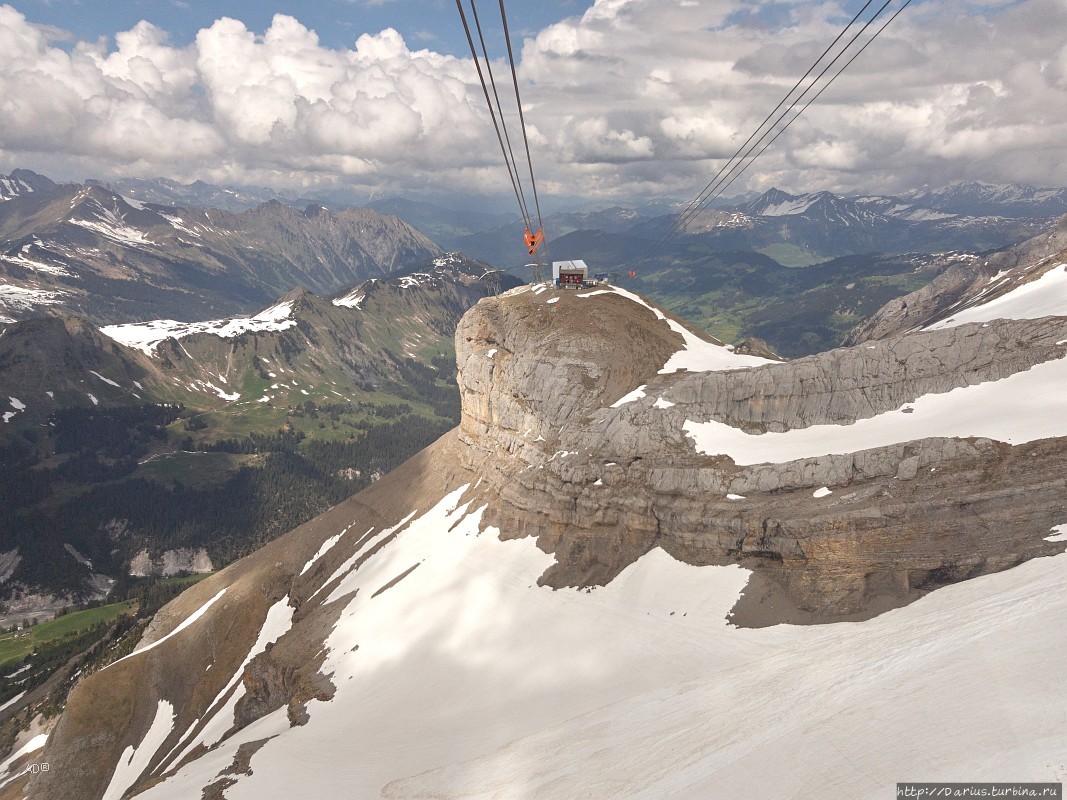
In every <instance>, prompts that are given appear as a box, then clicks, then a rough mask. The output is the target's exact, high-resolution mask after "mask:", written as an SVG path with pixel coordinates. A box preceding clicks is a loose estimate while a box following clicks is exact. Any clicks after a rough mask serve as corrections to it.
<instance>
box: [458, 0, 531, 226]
mask: <svg viewBox="0 0 1067 800" xmlns="http://www.w3.org/2000/svg"><path fill="white" fill-rule="evenodd" d="M470 4H471V13H472V14H473V15H474V27H475V29H476V30H477V31H478V41H479V42H480V43H481V45H482V55H483V56H484V57H485V68H486V72H488V73H489V83H490V85H491V86H492V87H493V97H495V98H496V107H497V111H498V113H499V114H500V123H501V128H503V130H504V139H505V141H506V142H507V145H508V154H509V155H510V157H511V160H510V162H509V166H510V167H512V168H514V170H515V174H516V175H518V173H519V162H518V161H517V160H516V159H515V151H514V150H513V149H512V147H511V137H510V136H509V135H508V126H507V124H506V123H505V122H504V104H503V103H501V102H500V94H499V93H498V92H497V88H496V79H495V78H494V77H493V65H492V63H490V61H489V51H488V49H487V48H486V46H485V37H484V36H482V23H481V21H480V20H479V19H478V7H477V6H476V5H475V4H474V0H470ZM518 193H519V206H520V207H521V211H522V220H523V222H524V223H525V224H526V227H527V228H528V227H530V223H531V219H530V208H529V206H528V205H527V204H526V193H525V192H523V190H522V181H518Z"/></svg>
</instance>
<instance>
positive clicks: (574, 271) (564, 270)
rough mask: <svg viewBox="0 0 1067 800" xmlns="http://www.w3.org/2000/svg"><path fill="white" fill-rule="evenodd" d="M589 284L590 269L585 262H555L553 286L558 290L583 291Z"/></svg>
mask: <svg viewBox="0 0 1067 800" xmlns="http://www.w3.org/2000/svg"><path fill="white" fill-rule="evenodd" d="M588 283H589V267H587V266H586V265H585V262H584V261H553V262H552V285H553V286H555V287H556V288H557V289H567V288H572V289H581V288H582V287H583V286H586V285H588Z"/></svg>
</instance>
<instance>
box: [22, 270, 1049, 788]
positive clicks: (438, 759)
mask: <svg viewBox="0 0 1067 800" xmlns="http://www.w3.org/2000/svg"><path fill="white" fill-rule="evenodd" d="M401 290H402V289H401ZM353 302H354V299H353ZM363 302H366V301H363ZM360 305H362V303H361V304H360ZM1003 311H1004V308H1003V307H1002V308H1001V309H999V310H998V312H997V313H998V314H1000V315H1002V312H1003ZM1009 316H1010V318H1002V319H999V320H994V319H984V320H982V321H978V320H977V319H976V320H975V321H973V322H969V323H966V324H961V325H955V326H952V327H947V328H944V329H931V330H922V331H915V332H912V333H908V334H905V335H903V336H899V337H896V338H892V339H889V340H886V341H877V342H867V343H864V344H862V345H859V346H857V347H854V348H848V349H839V350H834V351H831V352H829V353H823V354H820V355H818V356H812V357H809V358H805V359H801V360H798V361H796V362H791V363H772V362H768V361H767V360H765V359H762V358H758V357H754V356H750V355H744V354H739V353H737V352H735V351H733V350H732V349H731V348H729V347H727V346H724V345H722V344H720V343H718V342H715V341H709V340H708V339H707V338H705V337H702V336H700V335H698V334H695V333H694V332H692V331H690V330H688V329H687V328H685V327H684V326H683V325H681V324H680V323H679V322H677V321H676V320H674V319H672V318H671V317H669V316H667V315H666V314H664V313H663V312H662V311H660V310H659V309H658V308H656V307H655V306H653V305H651V304H650V303H648V302H647V301H645V300H644V299H643V298H641V297H639V296H637V295H634V294H632V293H630V292H628V291H625V290H623V289H619V288H613V287H598V288H596V289H594V290H591V291H584V292H570V291H554V290H551V289H547V288H546V287H543V286H536V287H520V288H517V289H515V290H512V291H510V292H507V293H505V294H504V295H502V296H500V297H497V298H490V299H486V300H483V301H481V302H479V303H478V304H477V305H475V306H474V307H473V308H472V309H471V310H470V311H469V312H467V314H466V315H465V316H464V318H463V320H462V321H461V323H460V326H459V329H458V330H457V333H456V353H457V361H458V364H459V368H460V375H459V386H460V392H461V397H462V403H463V416H462V421H461V424H460V426H459V428H458V429H456V430H455V431H453V432H452V433H450V434H449V435H447V436H445V437H443V438H442V439H440V440H439V441H438V442H436V443H435V444H434V445H433V446H431V447H430V448H428V449H427V450H426V451H424V452H423V453H421V454H420V455H419V456H417V457H416V458H414V459H412V460H411V461H409V462H408V463H407V464H405V465H404V466H402V467H401V468H400V469H399V470H397V471H396V472H394V473H392V474H390V475H389V476H387V477H385V478H384V479H383V480H381V481H379V482H378V483H376V484H375V485H374V486H372V487H371V488H369V489H367V490H365V491H364V492H362V493H360V494H359V495H357V496H355V497H353V498H352V499H351V500H349V501H347V502H345V503H342V504H340V505H338V506H336V507H335V508H333V509H331V510H330V511H329V512H327V513H326V514H324V515H322V516H321V517H319V518H317V519H315V520H313V521H312V522H310V523H308V524H306V525H304V526H302V527H300V528H298V529H296V530H294V531H293V532H291V533H290V534H288V535H287V536H285V537H283V538H281V539H279V540H277V541H275V542H273V543H272V544H270V545H268V546H267V547H266V548H264V549H263V550H261V551H259V552H257V553H255V554H253V555H251V556H249V557H248V558H246V559H244V560H242V561H240V562H238V563H236V564H234V565H232V566H231V567H229V568H228V569H226V570H223V571H222V572H220V573H218V574H217V575H214V576H213V577H211V578H209V579H207V580H205V581H203V582H202V583H200V584H198V585H197V586H196V587H194V588H193V589H191V590H189V591H187V592H186V593H185V594H184V595H182V596H181V597H180V598H178V599H177V600H176V601H174V602H173V603H171V604H170V605H169V606H167V607H166V608H165V609H164V610H163V612H161V613H160V614H159V615H158V616H157V618H156V620H155V622H154V623H153V625H152V627H151V628H150V629H149V630H148V632H147V633H146V635H145V636H144V638H143V639H142V640H141V642H140V643H139V645H138V647H137V648H136V649H135V650H134V651H133V652H132V653H129V654H128V655H126V656H125V657H124V658H122V659H121V660H118V661H116V662H115V663H114V664H112V665H111V666H110V667H107V668H106V669H103V670H100V671H97V672H96V673H95V674H92V675H90V676H88V677H86V678H85V679H83V680H82V681H81V683H80V684H79V685H78V687H77V688H76V689H75V690H74V692H73V693H72V695H71V697H70V700H69V702H68V704H67V707H66V710H65V711H64V714H63V716H62V717H61V718H60V720H59V722H58V724H57V725H56V726H55V728H54V730H53V731H52V732H51V734H50V736H49V737H48V739H47V743H45V741H44V740H41V739H36V740H34V739H27V740H26V741H24V742H22V743H21V747H22V751H21V752H20V753H18V754H16V755H15V756H14V758H13V760H10V761H9V762H8V764H7V765H6V767H5V769H6V770H7V772H6V775H7V776H8V777H7V778H6V780H7V781H8V784H7V792H8V793H9V794H8V796H12V797H14V796H16V793H17V796H19V797H28V798H31V800H36V799H37V798H51V797H60V796H71V797H75V796H76V797H79V798H86V799H87V800H89V799H91V798H100V797H106V798H119V797H121V796H123V795H124V794H126V793H128V792H130V791H134V792H137V793H138V796H139V797H144V798H145V799H146V800H170V799H171V798H182V800H184V798H189V797H197V796H202V795H206V796H209V797H210V796H213V795H214V796H226V797H231V798H239V797H265V796H270V797H333V796H351V797H389V798H416V797H446V798H459V797H591V798H599V797H617V796H646V797H657V798H660V797H678V798H682V797H707V796H727V797H732V796H749V797H782V796H807V795H812V796H832V797H860V796H874V795H877V794H879V793H881V792H884V791H886V790H887V787H889V789H890V790H891V788H892V786H893V784H894V783H895V782H896V781H897V780H900V776H901V775H902V774H913V773H919V774H921V775H922V776H923V778H924V779H925V780H934V781H937V780H940V781H948V780H954V779H958V778H959V777H961V776H962V775H966V776H968V778H967V779H968V780H970V779H976V780H998V779H1002V776H1004V775H1005V774H1015V773H1017V772H1019V771H1025V772H1026V774H1027V775H1030V774H1040V775H1041V776H1042V778H1046V777H1047V779H1049V780H1062V779H1063V778H1064V777H1065V773H1064V770H1063V766H1062V765H1063V764H1064V763H1065V762H1064V758H1065V757H1067V745H1065V744H1064V740H1063V737H1062V730H1061V729H1062V725H1061V720H1062V717H1063V715H1064V714H1065V713H1067V695H1065V694H1064V693H1063V692H1062V691H1060V689H1059V688H1058V684H1057V683H1056V681H1055V679H1054V675H1053V677H1052V678H1050V677H1049V676H1050V674H1052V673H1050V672H1049V670H1048V669H1044V668H1041V666H1040V665H1048V664H1056V663H1059V662H1060V661H1061V660H1062V659H1063V657H1064V656H1065V655H1067V634H1065V633H1064V630H1063V626H1058V625H1053V624H1050V619H1055V618H1057V616H1058V615H1062V614H1063V613H1064V612H1065V611H1067V584H1065V582H1064V580H1063V568H1064V565H1065V559H1067V555H1065V554H1064V541H1067V532H1065V531H1067V524H1065V523H1067V499H1065V498H1064V496H1063V492H1062V475H1063V470H1064V468H1065V467H1067V450H1065V448H1064V447H1063V443H1064V441H1067V438H1065V437H1067V405H1065V403H1067V401H1065V398H1064V394H1063V392H1062V391H1060V388H1061V387H1062V384H1063V381H1064V380H1065V379H1067V372H1065V368H1064V363H1065V362H1064V349H1063V344H1062V343H1063V341H1065V340H1067V317H1059V316H1054V317H1042V318H1039V319H1031V318H1029V317H1028V315H1025V314H1022V313H1020V312H1019V311H1018V305H1013V306H1012V310H1011V314H1010V315H1009ZM1016 317H1019V318H1016ZM845 621H847V622H848V624H841V623H842V622H845ZM780 623H794V624H788V625H783V624H780ZM803 623H821V624H814V625H812V624H803ZM1035 665H1038V668H1035ZM1005 675H1006V676H1010V679H1006V680H998V679H997V678H998V676H1005ZM945 719H951V720H953V734H952V736H951V737H948V738H946V736H945V728H944V724H943V720H945ZM1004 719H1010V720H1011V724H1010V726H1008V727H1007V728H1006V727H1005V726H1004V725H998V724H993V723H994V722H996V721H998V720H999V721H1002V720H1004ZM1006 731H1007V732H1006ZM38 762H47V763H48V764H49V765H50V769H49V770H48V771H41V770H38V771H36V772H32V771H29V772H27V770H26V767H27V765H28V764H32V763H38ZM1027 765H1031V766H1032V769H1031V766H1027ZM1033 765H1037V766H1033ZM1024 767H1025V769H1024ZM1035 771H1036V772H1035Z"/></svg>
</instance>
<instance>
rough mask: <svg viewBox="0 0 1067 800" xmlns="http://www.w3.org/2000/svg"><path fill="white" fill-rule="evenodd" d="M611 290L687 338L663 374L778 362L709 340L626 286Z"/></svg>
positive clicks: (729, 368) (740, 367)
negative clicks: (734, 350) (734, 349)
mask: <svg viewBox="0 0 1067 800" xmlns="http://www.w3.org/2000/svg"><path fill="white" fill-rule="evenodd" d="M612 291H614V292H615V293H616V294H620V295H622V296H623V297H625V298H627V299H628V300H632V301H633V302H635V303H637V304H638V305H642V306H644V307H645V308H647V309H648V310H650V311H651V312H652V313H653V314H655V315H656V318H657V319H661V320H663V321H664V322H666V323H667V324H668V325H669V326H670V328H671V330H672V331H674V332H675V333H677V334H678V335H679V336H681V337H682V339H683V340H684V341H685V346H684V347H682V349H681V350H679V351H678V352H676V353H675V354H674V355H673V356H671V357H670V358H669V359H667V363H666V364H664V365H663V368H662V369H661V370H660V371H659V374H660V375H669V374H671V373H672V372H678V370H683V369H684V370H687V371H689V372H720V371H724V370H731V369H747V368H748V367H758V366H760V365H763V364H774V363H777V362H775V361H771V360H769V359H766V358H760V357H759V356H747V355H741V354H738V353H735V352H733V349H732V348H731V347H727V346H726V345H721V344H714V343H713V342H706V341H704V340H703V339H701V338H700V337H699V336H697V335H696V334H694V333H693V332H692V331H690V330H689V329H688V328H686V327H685V326H684V325H681V324H679V323H677V322H675V321H674V320H673V319H670V318H669V317H667V315H666V314H664V313H663V312H662V311H660V310H659V309H658V308H655V307H654V306H652V305H650V304H648V303H646V302H645V301H644V300H643V299H642V298H641V297H640V296H638V295H636V294H634V293H633V292H629V291H627V290H626V289H620V288H619V287H618V286H616V287H614V289H613V290H612Z"/></svg>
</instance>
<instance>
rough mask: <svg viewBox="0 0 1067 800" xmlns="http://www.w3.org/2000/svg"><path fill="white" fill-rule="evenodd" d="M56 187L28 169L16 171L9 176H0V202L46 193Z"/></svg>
mask: <svg viewBox="0 0 1067 800" xmlns="http://www.w3.org/2000/svg"><path fill="white" fill-rule="evenodd" d="M55 188H56V185H55V184H54V183H53V182H52V181H50V180H49V179H48V178H46V177H44V176H43V175H38V174H37V173H36V172H31V171H30V170H28V169H16V170H15V171H14V172H12V173H11V174H10V175H0V202H3V201H4V200H11V199H13V198H15V197H25V196H26V195H28V194H33V193H34V192H37V193H48V192H50V191H52V190H53V189H55Z"/></svg>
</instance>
